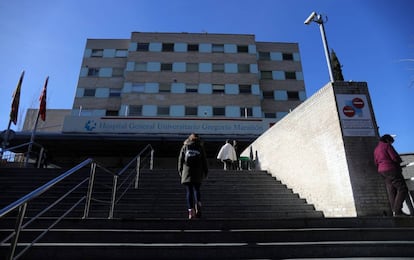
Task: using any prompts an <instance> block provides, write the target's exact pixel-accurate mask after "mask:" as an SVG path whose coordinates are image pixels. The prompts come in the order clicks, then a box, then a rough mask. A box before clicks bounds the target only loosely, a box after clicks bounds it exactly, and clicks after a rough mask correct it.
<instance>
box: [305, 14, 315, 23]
mask: <svg viewBox="0 0 414 260" xmlns="http://www.w3.org/2000/svg"><path fill="white" fill-rule="evenodd" d="M316 16H317V14H316V12H312V13H311V14H310V15H309V17H308V18H307V19H306V20H305V22H304V24H306V25H309V24H310V23H311V22H312V21H313V20H314V18H315V17H316Z"/></svg>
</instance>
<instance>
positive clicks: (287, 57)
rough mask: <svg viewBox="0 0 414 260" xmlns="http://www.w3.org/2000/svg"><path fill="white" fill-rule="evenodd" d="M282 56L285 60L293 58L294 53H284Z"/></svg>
mask: <svg viewBox="0 0 414 260" xmlns="http://www.w3.org/2000/svg"><path fill="white" fill-rule="evenodd" d="M282 57H283V60H293V54H292V53H283V54H282Z"/></svg>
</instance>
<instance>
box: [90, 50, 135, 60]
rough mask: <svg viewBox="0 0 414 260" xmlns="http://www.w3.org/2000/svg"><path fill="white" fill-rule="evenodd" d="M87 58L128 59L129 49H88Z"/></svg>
mask: <svg viewBox="0 0 414 260" xmlns="http://www.w3.org/2000/svg"><path fill="white" fill-rule="evenodd" d="M84 56H85V57H94V58H126V57H128V50H127V49H86V50H85V54H84Z"/></svg>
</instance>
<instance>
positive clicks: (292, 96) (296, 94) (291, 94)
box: [287, 91, 299, 100]
mask: <svg viewBox="0 0 414 260" xmlns="http://www.w3.org/2000/svg"><path fill="white" fill-rule="evenodd" d="M287 97H288V100H299V92H297V91H288V92H287Z"/></svg>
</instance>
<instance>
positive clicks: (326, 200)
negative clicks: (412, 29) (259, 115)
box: [242, 82, 390, 217]
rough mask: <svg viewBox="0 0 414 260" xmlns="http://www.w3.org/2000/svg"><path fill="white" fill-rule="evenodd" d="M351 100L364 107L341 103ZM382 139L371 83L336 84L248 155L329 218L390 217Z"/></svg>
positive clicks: (308, 102)
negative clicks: (380, 158) (379, 148)
mask: <svg viewBox="0 0 414 260" xmlns="http://www.w3.org/2000/svg"><path fill="white" fill-rule="evenodd" d="M349 98H351V99H355V100H357V101H360V102H355V104H354V107H353V105H352V104H351V105H350V106H349V107H348V105H342V104H339V103H341V102H342V103H346V102H348V101H347V99H349ZM338 104H339V105H338ZM364 106H365V107H364ZM338 108H339V109H338ZM348 108H349V111H348ZM353 109H354V110H353ZM345 113H346V114H347V116H344V115H345ZM377 140H378V132H377V127H376V123H375V118H374V113H373V112H372V106H371V100H370V97H369V93H368V88H367V86H366V83H361V82H359V83H358V82H339V83H337V82H335V84H334V85H333V84H331V83H329V84H327V85H326V86H324V87H323V88H322V89H320V90H319V91H318V92H317V93H315V94H314V95H313V96H312V97H310V98H308V99H307V100H306V101H305V102H304V103H302V104H301V105H300V106H298V107H297V108H296V109H295V110H293V111H292V112H291V113H289V114H288V115H287V116H285V117H284V118H283V119H282V120H280V121H279V122H278V123H277V124H275V125H274V126H273V127H271V128H270V129H269V130H268V131H266V132H265V133H264V134H263V135H261V136H260V137H259V138H258V139H257V140H255V142H253V143H252V144H251V147H248V148H247V149H246V150H245V151H244V152H243V153H242V156H249V154H250V149H252V150H253V153H254V154H255V159H256V168H257V169H261V170H267V171H268V172H270V173H271V174H272V175H273V176H275V177H277V178H278V179H280V180H281V181H282V182H283V183H285V184H286V185H288V186H289V187H290V188H292V189H293V190H294V192H296V193H298V194H300V196H301V197H302V198H305V199H306V200H307V201H308V202H309V203H312V204H314V205H315V207H316V209H317V210H321V211H323V212H324V214H325V216H326V217H355V216H370V215H384V214H387V213H389V211H390V209H389V205H388V201H387V195H386V192H385V189H384V185H383V182H382V179H381V177H380V176H379V175H378V174H377V172H376V169H375V165H374V163H373V158H372V151H373V149H374V148H375V145H376V143H377Z"/></svg>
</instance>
